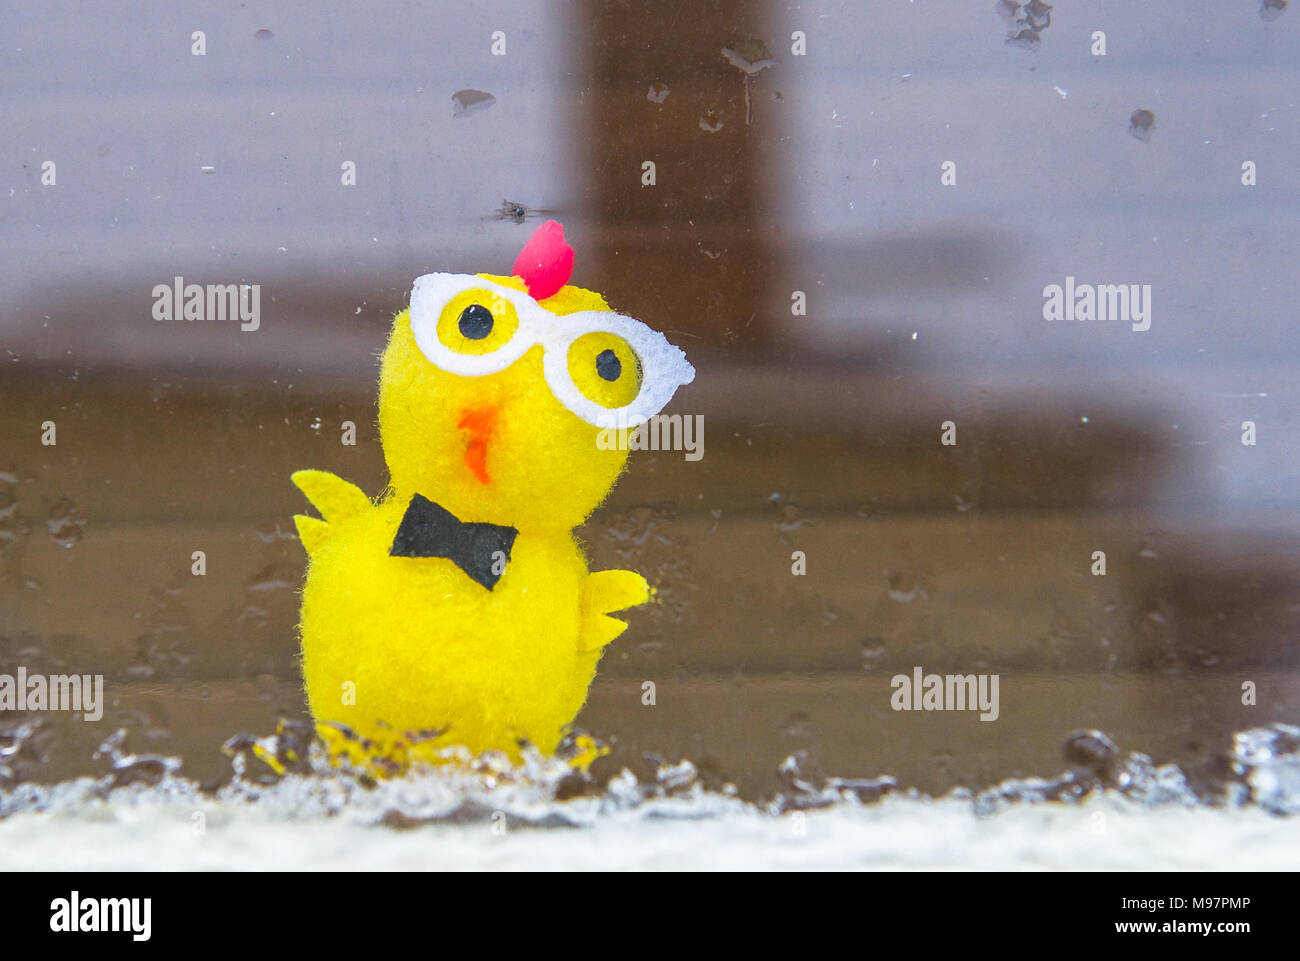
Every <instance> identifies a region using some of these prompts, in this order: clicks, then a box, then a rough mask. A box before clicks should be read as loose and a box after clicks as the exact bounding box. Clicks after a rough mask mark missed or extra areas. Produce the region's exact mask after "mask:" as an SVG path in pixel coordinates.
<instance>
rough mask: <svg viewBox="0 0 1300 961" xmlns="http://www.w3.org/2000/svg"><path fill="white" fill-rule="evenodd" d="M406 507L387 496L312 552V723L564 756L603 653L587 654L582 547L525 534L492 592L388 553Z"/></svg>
mask: <svg viewBox="0 0 1300 961" xmlns="http://www.w3.org/2000/svg"><path fill="white" fill-rule="evenodd" d="M405 507H406V505H405V504H404V503H400V502H398V501H397V500H395V499H394V500H389V501H386V502H383V503H381V504H379V505H378V506H374V507H371V508H369V509H368V510H366V511H364V512H363V513H360V514H358V515H355V516H353V517H351V518H348V519H346V520H344V521H343V522H341V523H339V524H338V526H337V530H331V534H330V537H329V538H328V539H327V540H326V542H325V543H323V544H322V545H321V546H320V549H319V550H318V551H317V552H316V553H315V554H313V555H312V559H311V569H310V572H309V575H308V578H307V586H306V588H305V590H304V592H303V609H302V641H303V650H302V653H303V674H304V677H305V679H306V683H307V694H308V697H309V699H310V702H311V710H312V714H313V715H315V717H316V718H317V719H318V720H332V721H340V722H342V723H344V724H347V725H348V726H349V727H352V728H353V729H355V730H358V731H361V732H363V733H370V732H371V730H372V728H373V727H374V724H375V722H376V721H383V722H385V723H387V724H389V725H390V726H392V727H394V728H395V729H397V730H398V731H406V730H419V729H428V728H441V727H445V726H448V725H451V726H452V730H451V731H450V732H449V735H450V740H451V741H452V742H454V743H456V744H463V745H465V746H466V747H468V748H470V750H472V751H474V752H476V753H477V752H480V751H483V750H486V749H488V748H502V749H507V750H508V749H510V748H511V747H513V745H512V744H511V743H510V740H509V738H511V736H512V735H514V736H518V737H522V738H527V739H528V740H529V741H530V742H532V743H533V744H535V745H536V746H537V747H539V748H540V749H541V750H543V751H546V752H548V753H549V752H551V751H553V750H554V749H555V745H556V742H557V741H558V740H559V739H560V736H561V732H562V729H563V728H564V726H565V725H566V724H568V723H569V722H570V721H572V720H573V718H574V716H575V715H576V714H577V713H578V710H579V708H581V707H582V704H583V701H584V700H585V699H586V696H587V688H588V686H589V685H590V683H591V680H592V677H593V676H594V674H595V672H596V662H597V660H598V659H599V658H600V654H601V648H600V646H597V647H596V648H595V649H594V650H582V649H581V648H582V647H584V646H586V645H584V644H583V641H584V638H583V637H582V626H583V622H584V612H583V610H582V607H583V604H582V593H583V591H582V585H583V582H584V580H585V578H586V577H587V566H586V563H585V562H584V561H583V558H582V554H581V553H580V552H579V550H578V548H577V545H576V544H575V543H574V542H573V539H572V537H571V536H569V535H567V534H564V533H552V534H549V535H547V534H541V533H534V534H531V535H529V534H521V535H520V536H519V537H518V538H517V539H516V541H515V544H514V548H513V550H512V552H511V555H510V562H509V564H508V565H507V566H506V569H505V573H504V574H503V575H502V577H501V579H500V580H499V581H498V582H497V584H496V586H495V587H494V588H493V589H492V590H490V591H489V590H484V589H483V588H482V587H480V586H479V585H478V584H476V583H474V582H472V581H471V580H470V579H469V578H468V577H467V576H466V575H465V573H464V572H463V571H461V569H460V568H458V567H457V566H456V565H455V564H454V563H453V562H452V561H450V560H446V559H443V558H411V557H391V556H389V553H388V549H389V546H390V545H391V544H392V542H393V535H394V532H395V531H396V529H397V526H398V523H399V522H400V520H401V517H402V512H403V510H404V509H405ZM330 527H331V528H334V527H335V524H334V523H331V524H330ZM511 753H513V751H512V752H511Z"/></svg>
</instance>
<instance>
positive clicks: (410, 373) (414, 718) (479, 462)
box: [293, 275, 650, 756]
mask: <svg viewBox="0 0 1300 961" xmlns="http://www.w3.org/2000/svg"><path fill="white" fill-rule="evenodd" d="M483 276H485V277H487V278H488V279H491V280H494V281H496V282H498V283H501V284H505V285H510V286H518V285H519V281H518V280H517V278H505V277H489V276H488V275H483ZM540 303H542V305H543V306H544V307H546V308H547V309H549V310H552V311H553V312H555V313H557V314H563V313H568V312H571V311H576V310H608V309H609V308H608V306H607V305H606V304H605V302H604V300H603V299H602V298H601V297H600V295H599V294H594V293H592V292H590V291H586V290H583V289H581V288H577V287H565V288H563V289H562V290H561V291H560V292H559V293H557V294H556V295H554V296H553V297H551V298H548V300H546V301H542V302H540ZM379 426H380V437H381V440H382V442H383V447H384V456H385V459H386V460H387V462H388V467H389V472H390V475H391V485H390V487H389V489H388V490H387V491H385V492H384V494H383V495H382V496H381V497H380V498H379V499H378V500H377V501H375V502H372V501H371V500H370V499H369V498H368V497H367V496H366V495H365V494H364V493H363V492H362V491H361V490H360V489H359V488H357V487H355V486H353V485H352V484H350V483H348V482H347V481H345V480H342V479H341V478H339V477H336V476H335V475H333V474H329V473H326V472H324V471H314V470H307V471H299V472H297V473H296V474H294V475H293V481H294V483H295V484H297V485H298V487H299V488H301V489H302V491H303V493H304V494H306V495H307V497H308V499H309V500H310V501H311V502H312V504H313V505H314V506H315V507H316V509H317V510H319V511H320V513H321V517H320V518H315V517H308V516H305V515H299V516H297V517H295V518H294V520H295V522H296V523H297V527H298V533H299V536H300V537H301V539H302V542H303V546H304V547H305V548H306V549H307V553H308V555H309V558H310V564H309V566H308V572H307V582H306V587H305V588H304V590H303V599H302V615H301V621H300V630H301V635H302V668H303V676H304V679H305V681H306V687H307V696H308V699H309V701H310V704H311V711H312V714H313V715H314V717H315V718H316V720H317V722H327V721H335V722H340V723H342V724H346V725H347V726H348V727H350V728H352V729H353V730H355V731H357V732H358V733H360V734H363V735H367V736H371V735H374V734H377V733H379V732H380V730H381V728H380V725H381V724H384V725H387V726H388V728H389V729H391V731H392V732H395V733H396V734H397V735H398V736H400V735H401V734H402V733H404V732H407V731H426V730H431V729H434V730H436V729H444V728H445V729H447V735H446V738H445V742H444V743H447V744H457V745H464V746H465V747H468V748H469V749H470V750H472V751H474V752H476V753H478V752H482V751H484V750H488V749H498V750H503V751H506V752H507V753H509V754H511V755H512V756H517V755H518V741H519V739H526V740H527V741H529V742H530V743H532V744H534V745H535V746H537V747H538V748H540V749H541V750H542V751H545V752H547V753H551V752H553V751H554V750H555V747H556V744H557V743H558V741H559V740H560V738H561V737H562V736H563V733H564V728H565V726H566V725H568V724H569V723H570V722H571V721H572V720H573V719H574V717H575V716H576V715H577V713H578V710H579V709H580V708H581V707H582V704H583V702H584V701H585V700H586V696H587V688H588V686H589V685H590V684H591V681H592V678H593V676H594V674H595V671H596V662H597V661H598V660H599V659H600V655H601V653H602V651H603V649H604V647H605V645H607V644H608V643H609V642H610V641H612V640H613V639H614V638H615V637H617V636H618V635H619V634H620V633H621V632H622V631H623V630H624V629H625V628H626V627H627V625H626V624H625V623H624V622H623V621H621V620H618V619H616V618H613V617H610V616H608V615H609V614H611V613H612V612H615V611H619V610H622V609H624V608H627V607H632V606H635V605H637V604H643V603H645V602H646V601H647V600H648V599H649V597H650V590H649V587H648V586H647V584H646V581H645V579H644V578H643V577H641V575H640V574H636V573H634V572H632V571H619V570H609V571H598V572H595V573H589V572H588V570H587V564H586V560H585V558H584V557H583V554H582V551H581V550H580V549H579V547H578V545H577V543H576V542H575V540H574V538H573V533H572V530H573V528H574V527H576V526H577V525H578V524H580V523H581V522H582V521H583V520H584V519H585V518H586V517H587V515H588V514H590V513H591V511H592V510H593V509H594V508H595V507H596V506H597V505H598V504H599V503H600V501H601V500H602V499H603V498H604V497H605V495H606V494H607V493H608V492H609V490H610V488H611V487H612V486H613V484H614V481H615V480H616V479H617V478H618V475H619V474H620V473H621V472H622V470H623V468H624V466H625V463H626V459H627V452H626V445H625V444H624V445H622V447H623V449H618V448H617V447H615V448H613V449H610V448H608V447H607V446H602V445H599V444H597V443H596V436H597V430H596V428H594V427H592V426H591V425H590V424H587V423H585V422H584V421H582V420H581V419H580V418H578V417H577V416H575V415H574V414H572V413H571V412H569V411H568V410H566V409H565V408H564V407H563V405H561V404H560V403H559V402H558V401H557V400H556V399H555V397H554V396H553V395H552V394H551V393H550V391H549V389H548V388H547V386H546V383H545V379H544V377H543V375H542V352H541V348H540V347H535V348H533V349H532V350H530V351H529V352H528V353H527V354H526V355H525V356H523V357H521V358H520V359H519V360H518V361H516V362H515V363H514V364H512V365H511V366H510V367H508V368H506V369H505V370H502V371H500V372H498V373H495V374H491V375H486V376H479V377H464V376H458V375H456V374H454V373H450V372H448V371H444V370H441V369H439V368H437V367H435V366H434V365H433V364H431V363H430V362H429V361H428V360H427V359H426V358H425V357H424V356H423V355H422V353H421V352H420V350H419V348H418V347H417V345H416V343H415V340H414V337H413V334H412V331H411V326H410V318H409V312H407V311H403V312H402V313H401V314H398V316H397V317H396V318H395V320H394V322H393V331H392V335H391V337H390V339H389V343H388V347H387V348H386V349H385V351H384V356H383V364H382V370H381V374H380V391H379ZM416 494H419V495H421V496H422V497H424V498H427V499H429V500H430V501H434V502H436V503H437V504H438V505H440V507H441V508H443V509H445V510H447V511H449V512H450V513H451V514H453V515H454V516H455V517H456V518H457V519H459V520H460V521H462V522H467V523H481V524H493V525H498V526H502V527H511V528H514V529H515V530H516V531H518V534H517V536H516V537H515V539H514V542H513V545H512V548H511V551H510V553H509V560H508V562H507V563H505V564H504V569H503V570H502V571H500V572H498V573H500V575H501V576H500V579H499V580H497V581H496V582H495V584H494V585H493V586H492V587H491V588H488V587H485V586H484V585H483V584H481V583H478V582H476V581H475V580H473V579H472V578H471V577H470V576H469V575H467V574H466V572H465V571H464V570H462V569H461V568H460V567H459V566H457V564H456V563H455V562H453V561H451V560H448V559H446V558H444V557H441V556H421V557H406V556H393V554H392V553H391V550H392V548H393V543H394V537H395V535H396V533H397V530H398V528H399V526H400V525H401V523H402V519H403V515H404V513H405V512H406V510H407V508H408V505H410V504H411V502H412V498H413V496H414V495H416Z"/></svg>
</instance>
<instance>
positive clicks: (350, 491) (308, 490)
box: [289, 470, 370, 554]
mask: <svg viewBox="0 0 1300 961" xmlns="http://www.w3.org/2000/svg"><path fill="white" fill-rule="evenodd" d="M289 479H290V480H291V481H293V482H294V484H295V485H296V486H297V488H298V489H299V490H300V491H302V492H303V493H304V494H306V495H307V500H309V501H311V505H312V507H314V508H316V509H317V510H318V511H320V513H321V517H320V518H318V517H308V516H307V515H306V514H295V515H294V516H293V523H294V526H296V527H297V528H298V538H299V540H301V541H302V546H303V547H305V548H306V549H307V553H308V554H314V553H316V551H317V550H318V549H319V548H320V546H321V544H323V543H324V542H325V539H326V538H327V537H328V536H329V530H330V522H331V521H333V522H338V521H344V520H347V519H348V518H349V517H353V516H355V515H357V514H359V513H361V512H362V511H364V510H366V509H367V508H369V507H370V498H368V497H366V495H365V492H364V491H362V490H361V488H360V487H358V486H357V485H356V484H349V483H348V482H347V481H345V480H344V479H343V478H342V477H339V476H337V475H335V474H331V473H330V472H329V471H323V470H300V471H295V472H294V473H293V474H292V475H290V477H289ZM321 518H324V520H322V519H321Z"/></svg>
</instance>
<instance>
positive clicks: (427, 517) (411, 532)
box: [388, 494, 519, 591]
mask: <svg viewBox="0 0 1300 961" xmlns="http://www.w3.org/2000/svg"><path fill="white" fill-rule="evenodd" d="M518 535H519V532H518V531H517V530H515V529H514V528H513V527H502V526H501V525H499V524H475V523H468V524H467V523H466V522H464V521H462V520H460V519H459V518H457V517H456V515H455V514H453V513H452V512H451V511H449V510H447V509H446V508H445V507H442V506H440V505H438V504H435V503H434V502H433V501H431V500H429V499H428V498H427V497H422V496H420V495H419V494H416V495H414V496H413V497H412V498H411V503H410V504H408V505H407V506H406V513H405V514H403V515H402V523H401V524H399V525H398V526H397V536H395V537H394V538H393V546H392V547H390V548H389V549H388V553H389V554H390V555H391V556H393V557H445V558H447V559H448V560H450V561H453V562H454V563H455V564H456V566H457V567H459V568H460V569H461V570H462V571H464V572H465V573H466V574H468V575H469V576H470V577H471V578H473V579H474V580H475V581H477V582H478V583H479V584H482V585H483V586H484V587H486V588H487V589H488V590H489V591H490V590H492V588H494V587H495V586H496V583H497V581H499V580H500V579H501V573H502V567H503V565H504V562H505V561H508V560H510V548H511V547H512V546H514V543H515V538H516V537H517V536H518ZM498 554H500V555H501V556H500V557H498V556H497V555H498Z"/></svg>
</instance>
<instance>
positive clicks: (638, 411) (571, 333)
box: [411, 274, 695, 427]
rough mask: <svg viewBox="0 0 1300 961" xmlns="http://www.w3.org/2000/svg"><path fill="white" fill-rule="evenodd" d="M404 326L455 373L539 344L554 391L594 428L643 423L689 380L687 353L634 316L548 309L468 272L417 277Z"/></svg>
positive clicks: (491, 364) (488, 369) (497, 364)
mask: <svg viewBox="0 0 1300 961" xmlns="http://www.w3.org/2000/svg"><path fill="white" fill-rule="evenodd" d="M411 333H412V334H414V335H415V343H416V345H417V346H418V347H419V348H420V352H421V353H423V354H424V356H425V357H426V358H427V359H428V361H429V363H431V364H433V365H434V366H436V367H438V368H440V369H442V370H445V371H447V372H449V373H453V374H459V375H461V376H462V377H483V376H486V375H488V374H495V373H497V372H498V371H502V370H505V369H506V368H507V367H509V366H510V365H511V364H513V363H514V362H515V361H517V360H518V359H519V358H520V357H522V356H523V355H524V354H525V353H527V352H528V350H529V349H530V348H532V347H533V346H535V345H537V344H541V345H542V350H543V359H542V371H543V375H544V376H545V377H546V383H547V386H549V387H550V389H551V393H552V394H554V395H555V398H556V399H557V400H558V401H559V402H560V403H562V404H563V405H564V406H565V407H567V408H568V409H569V410H571V411H572V412H573V413H575V414H577V415H578V416H579V417H581V418H582V419H583V420H585V421H586V422H587V423H589V424H591V425H592V426H593V427H611V426H617V427H635V426H637V425H638V424H641V423H644V422H645V421H647V420H649V419H650V418H651V417H653V416H654V415H655V414H657V413H659V411H661V410H663V409H664V407H665V406H666V405H667V404H668V401H669V400H671V399H672V396H673V394H674V393H675V392H676V391H677V388H678V387H681V386H683V385H685V384H689V383H690V382H691V381H693V380H694V379H695V368H694V367H692V366H691V365H690V363H689V362H688V361H687V360H686V355H685V354H684V353H682V351H681V350H680V349H678V348H677V347H674V346H673V345H672V344H670V343H668V340H667V339H666V338H665V337H664V335H663V334H661V333H659V332H658V331H657V330H651V329H650V328H649V327H647V326H646V325H645V324H643V323H641V321H639V320H634V319H633V318H631V317H628V316H625V315H623V314H616V313H613V312H612V311H604V310H582V311H578V312H577V313H573V314H564V315H559V314H553V313H551V311H549V310H547V309H546V308H545V307H543V306H541V304H539V303H537V301H536V300H534V299H533V298H532V297H530V296H528V295H527V294H525V293H523V292H521V291H518V290H512V289H510V288H509V287H503V286H502V285H501V284H497V283H494V282H492V281H490V280H485V279H484V278H482V277H475V276H473V275H470V274H425V275H424V276H422V277H418V278H416V281H415V286H414V287H413V288H412V290H411Z"/></svg>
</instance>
